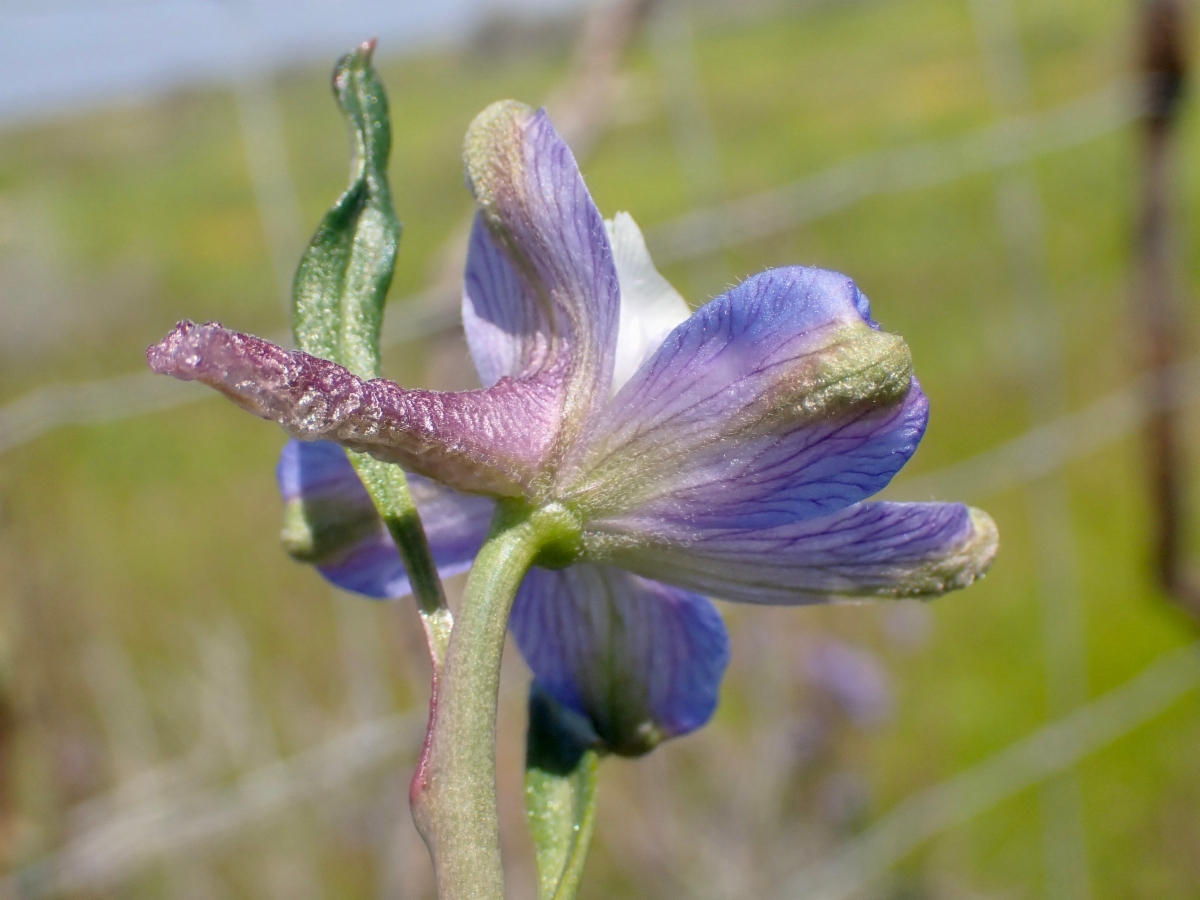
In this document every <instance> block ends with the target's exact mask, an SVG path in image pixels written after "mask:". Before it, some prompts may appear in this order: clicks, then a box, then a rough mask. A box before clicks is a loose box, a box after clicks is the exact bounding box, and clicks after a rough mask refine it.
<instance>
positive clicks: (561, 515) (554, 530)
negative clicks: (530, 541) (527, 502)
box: [529, 503, 583, 569]
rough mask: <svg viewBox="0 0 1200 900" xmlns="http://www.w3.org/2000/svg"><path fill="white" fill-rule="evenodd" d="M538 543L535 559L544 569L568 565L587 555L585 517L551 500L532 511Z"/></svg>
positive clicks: (530, 517) (536, 563) (530, 514)
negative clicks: (584, 542) (584, 552)
mask: <svg viewBox="0 0 1200 900" xmlns="http://www.w3.org/2000/svg"><path fill="white" fill-rule="evenodd" d="M529 524H530V526H531V528H532V529H533V533H534V536H535V540H536V541H537V544H538V553H537V556H536V557H535V558H534V560H533V564H534V565H535V566H541V567H542V568H543V569H565V568H566V567H567V566H569V565H571V563H573V562H575V561H576V560H578V559H579V557H580V556H582V555H583V519H582V518H581V517H580V516H579V514H578V513H577V512H575V511H574V510H573V509H571V508H570V507H568V506H564V505H563V504H562V503H548V504H546V505H545V506H540V507H537V508H536V509H534V510H532V511H531V512H530V513H529Z"/></svg>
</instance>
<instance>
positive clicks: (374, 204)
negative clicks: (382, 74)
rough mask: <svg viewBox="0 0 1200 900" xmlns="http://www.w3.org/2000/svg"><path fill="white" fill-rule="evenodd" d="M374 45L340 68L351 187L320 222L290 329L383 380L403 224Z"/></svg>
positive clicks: (302, 341) (299, 280)
mask: <svg viewBox="0 0 1200 900" xmlns="http://www.w3.org/2000/svg"><path fill="white" fill-rule="evenodd" d="M374 50H375V42H374V41H368V42H367V43H365V44H363V45H362V46H361V47H359V48H358V49H357V50H355V51H354V52H352V53H348V54H346V55H345V56H343V57H342V58H341V59H340V60H338V64H337V66H336V67H335V68H334V71H333V92H334V96H335V97H336V98H337V101H338V105H339V106H341V108H342V112H343V113H344V114H345V116H346V120H347V122H348V124H349V125H350V128H351V131H352V133H353V137H354V164H353V167H352V170H351V179H350V185H349V187H347V188H346V192H345V193H344V194H342V196H341V197H339V198H338V200H337V202H336V203H335V204H334V205H333V208H332V209H330V210H329V212H328V213H326V214H325V218H324V219H322V220H321V224H320V226H319V227H318V228H317V232H316V234H315V235H313V239H312V241H311V243H310V244H309V246H308V249H307V250H306V251H305V253H304V256H303V258H302V259H301V260H300V267H299V269H298V270H297V272H296V282H295V290H294V293H293V314H292V316H293V317H292V327H293V329H294V330H295V334H296V345H297V346H298V347H299V348H300V349H301V350H304V351H305V352H306V353H311V354H313V355H314V356H321V357H324V358H325V359H331V360H334V361H335V362H338V363H341V364H342V365H344V366H345V367H346V368H348V369H350V371H352V372H354V374H356V375H359V376H361V377H363V378H377V377H379V375H380V365H379V330H380V326H381V324H382V322H383V304H384V301H385V299H386V298H387V291H388V287H389V286H390V285H391V282H392V271H393V269H394V267H395V263H396V251H397V249H398V248H399V245H400V222H399V220H398V219H397V218H396V213H395V211H394V210H393V209H392V198H391V191H390V189H389V187H388V180H387V161H388V155H389V153H390V152H391V146H392V136H391V123H390V121H389V118H388V104H387V95H386V94H385V93H384V89H383V82H381V81H380V80H379V76H378V74H376V72H375V70H374V68H372V66H371V54H372V53H373V52H374Z"/></svg>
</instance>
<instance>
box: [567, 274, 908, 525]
mask: <svg viewBox="0 0 1200 900" xmlns="http://www.w3.org/2000/svg"><path fill="white" fill-rule="evenodd" d="M869 315H870V310H869V307H868V306H867V304H866V298H864V297H863V296H862V294H861V292H860V291H859V290H858V289H857V288H856V287H855V285H854V282H852V281H851V280H850V279H849V278H847V277H846V276H845V275H839V274H837V273H836V272H826V271H822V270H819V269H805V268H799V267H793V268H787V269H774V270H770V271H767V272H763V273H762V274H760V275H756V276H754V277H753V278H750V279H749V280H747V281H745V282H743V283H742V284H741V285H739V286H738V287H736V288H734V289H733V290H732V291H730V292H729V293H727V294H725V295H723V296H721V297H718V298H717V299H716V300H713V301H712V302H711V303H708V304H707V305H706V306H704V307H703V308H701V309H700V310H698V311H697V312H696V313H695V314H694V315H692V316H691V318H689V319H688V320H687V321H685V322H684V323H682V324H681V325H679V326H678V327H677V328H675V330H674V331H672V332H671V333H670V334H669V335H668V336H667V338H666V340H665V341H664V342H663V343H662V346H661V347H659V348H658V351H657V352H656V353H655V354H654V355H653V356H652V357H651V358H650V359H649V360H648V361H647V362H646V363H644V364H643V365H642V367H641V368H640V369H639V370H638V371H637V373H636V374H635V375H634V376H633V378H632V379H631V380H630V381H629V383H628V384H626V385H625V387H624V388H622V389H621V391H620V392H619V393H618V394H617V396H616V397H615V398H613V400H612V402H611V403H610V405H609V407H608V408H607V409H606V410H605V411H604V413H603V414H602V416H601V417H600V418H599V419H598V420H597V422H596V424H595V426H594V427H593V429H592V432H591V435H592V436H591V438H590V440H589V442H588V449H587V451H586V455H582V456H577V457H576V459H575V461H574V462H573V467H574V469H573V471H572V472H570V473H568V474H566V475H565V476H564V478H563V479H562V480H563V481H564V482H565V483H566V484H567V487H566V488H565V490H564V492H563V493H564V496H565V497H566V498H567V499H569V500H570V501H571V502H573V503H575V504H577V505H578V506H579V508H580V509H582V510H583V511H584V514H585V516H586V517H588V518H590V519H592V520H593V523H594V524H597V527H599V528H600V529H601V530H603V529H611V530H615V531H622V532H625V533H634V532H639V531H641V532H647V533H651V534H657V533H661V532H662V531H663V530H668V531H670V530H672V529H674V530H676V531H679V532H680V535H681V536H682V535H685V534H690V533H691V532H692V531H696V530H703V529H705V528H723V527H743V528H744V527H758V528H761V527H770V526H774V525H778V524H782V523H785V522H791V521H795V520H797V519H806V518H812V517H815V516H820V515H824V514H827V513H830V512H834V511H836V510H838V509H842V508H844V507H846V506H849V505H850V504H852V503H856V502H858V501H860V500H863V499H865V498H866V497H869V496H870V495H872V494H874V493H876V492H877V491H879V490H880V489H881V488H883V487H884V486H885V485H886V484H887V483H888V481H890V480H891V478H892V476H893V475H894V474H895V473H896V472H897V471H898V470H899V469H900V467H901V466H903V465H904V463H905V462H906V461H907V460H908V458H909V457H910V456H911V455H912V453H913V451H915V450H916V447H917V443H918V441H920V439H921V435H922V433H923V432H924V429H925V422H926V417H927V410H928V404H927V402H926V399H925V397H924V395H923V394H922V393H921V391H920V388H919V386H918V385H917V383H916V381H915V380H914V379H913V378H912V361H911V356H910V354H909V352H908V348H907V347H906V346H905V345H904V342H903V341H902V340H901V339H900V338H898V337H896V336H894V335H890V334H887V333H885V332H882V331H879V330H877V329H876V328H875V327H874V323H873V322H872V321H871V320H870V318H869Z"/></svg>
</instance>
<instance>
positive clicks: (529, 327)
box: [463, 100, 620, 448]
mask: <svg viewBox="0 0 1200 900" xmlns="http://www.w3.org/2000/svg"><path fill="white" fill-rule="evenodd" d="M463 157H464V160H465V162H466V166H467V174H468V177H469V179H470V182H471V187H472V190H473V191H474V194H475V198H476V201H477V202H478V204H479V212H480V215H479V220H478V222H479V223H482V224H477V227H476V231H475V234H474V235H473V237H472V242H471V255H470V258H469V260H468V265H467V282H466V289H465V292H464V293H465V296H464V307H465V309H466V312H465V315H464V327H465V328H466V329H467V339H468V342H469V344H470V347H471V351H472V354H473V355H474V356H475V358H476V367H477V368H478V369H479V373H480V377H481V378H483V379H484V382H485V384H486V383H488V382H489V381H491V380H493V379H496V378H499V377H500V376H502V375H511V376H514V377H517V376H520V377H522V378H525V377H529V375H530V373H531V372H532V371H537V370H540V369H541V368H542V367H546V366H554V365H557V364H560V363H561V364H563V365H564V366H565V369H564V371H565V380H564V384H563V390H564V395H565V405H564V407H563V415H562V419H561V427H562V437H561V439H560V441H559V442H558V446H560V447H562V448H566V447H569V446H570V445H571V444H572V443H573V442H574V439H575V438H576V436H577V435H578V434H579V433H580V432H581V431H582V429H583V428H584V426H585V425H586V423H587V421H588V420H589V419H590V418H591V416H592V415H593V413H594V412H595V410H596V409H598V407H599V406H600V404H602V403H603V402H604V401H605V400H606V399H607V397H608V387H609V383H610V382H611V379H612V367H613V354H614V352H615V348H616V340H617V320H618V315H619V304H620V294H619V289H618V282H617V273H616V269H615V267H614V265H613V258H612V250H611V248H610V246H609V243H608V235H607V233H606V232H605V229H604V220H603V219H602V218H601V216H600V213H599V211H598V210H597V209H596V205H595V204H594V203H593V202H592V198H591V195H590V194H589V193H588V191H587V188H586V186H585V185H584V183H583V178H582V177H581V176H580V174H579V168H578V166H577V165H576V164H575V158H574V156H572V155H571V150H570V148H568V147H567V145H566V143H565V142H564V141H563V139H562V138H561V137H560V136H559V134H558V132H556V131H555V130H554V126H553V125H551V124H550V120H549V119H548V118H547V117H546V113H545V110H539V111H537V112H534V111H533V110H531V109H530V108H529V107H527V106H524V105H522V104H519V103H515V102H513V101H511V100H507V101H502V102H500V103H493V104H492V105H491V106H489V107H488V108H487V109H485V110H484V111H483V112H482V113H480V114H479V115H478V116H477V117H476V118H475V121H474V122H472V123H471V127H470V129H468V131H467V137H466V141H465V143H464V148H463ZM484 227H486V229H487V231H488V237H490V239H491V240H490V241H489V240H486V239H485V238H484V235H483V234H482V231H483V228H484ZM505 262H507V266H505V265H504V263H505Z"/></svg>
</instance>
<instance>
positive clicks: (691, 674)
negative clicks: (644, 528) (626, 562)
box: [509, 564, 729, 756]
mask: <svg viewBox="0 0 1200 900" xmlns="http://www.w3.org/2000/svg"><path fill="white" fill-rule="evenodd" d="M509 627H510V629H511V630H512V633H513V636H514V638H515V639H516V641H517V646H519V647H520V648H521V653H522V654H523V655H524V657H525V660H526V661H527V662H528V663H529V667H530V668H531V669H532V670H533V674H534V677H535V678H536V680H537V682H538V684H539V685H540V686H541V687H542V689H543V690H545V691H546V692H547V693H549V694H550V695H551V696H552V697H554V699H555V700H557V701H558V702H559V703H561V704H563V705H564V706H566V707H568V708H570V709H573V710H575V711H576V712H579V713H582V714H583V715H585V716H587V717H588V719H589V720H590V721H591V722H592V725H593V727H594V728H595V729H596V732H597V734H598V735H599V736H600V738H601V739H602V740H603V741H604V742H605V744H606V745H607V746H608V748H609V749H610V750H612V751H613V752H615V753H620V754H623V755H630V756H636V755H638V754H641V753H645V752H647V751H648V750H650V749H651V748H653V747H654V746H655V745H656V744H658V743H660V742H661V741H662V740H664V739H666V738H669V737H674V736H676V735H680V734H686V733H687V732H689V731H692V730H694V729H696V728H699V727H700V726H701V725H703V724H704V723H705V722H707V721H708V720H709V718H711V716H712V714H713V711H714V710H715V709H716V706H717V694H718V690H719V688H720V684H721V676H722V675H723V674H724V672H725V667H726V665H727V664H728V662H729V636H728V635H727V634H726V632H725V625H724V623H723V622H722V621H721V616H720V614H719V613H718V612H717V610H716V608H715V607H713V605H712V603H710V602H709V601H708V600H706V599H705V598H704V597H700V596H697V595H696V594H691V593H688V592H686V591H681V590H679V589H678V588H673V587H670V586H668V585H665V584H660V583H658V582H655V581H649V580H647V579H644V578H638V577H637V576H636V575H630V574H629V573H628V572H623V571H621V570H620V569H613V568H609V567H607V566H594V565H587V564H581V565H575V566H571V567H570V568H568V569H558V570H555V571H550V570H547V569H537V568H535V569H532V570H531V571H530V573H529V574H528V575H527V576H526V577H525V581H524V583H523V584H522V585H521V589H520V591H519V592H518V593H517V599H516V603H515V604H514V606H513V611H512V618H511V619H510V621H509Z"/></svg>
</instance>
